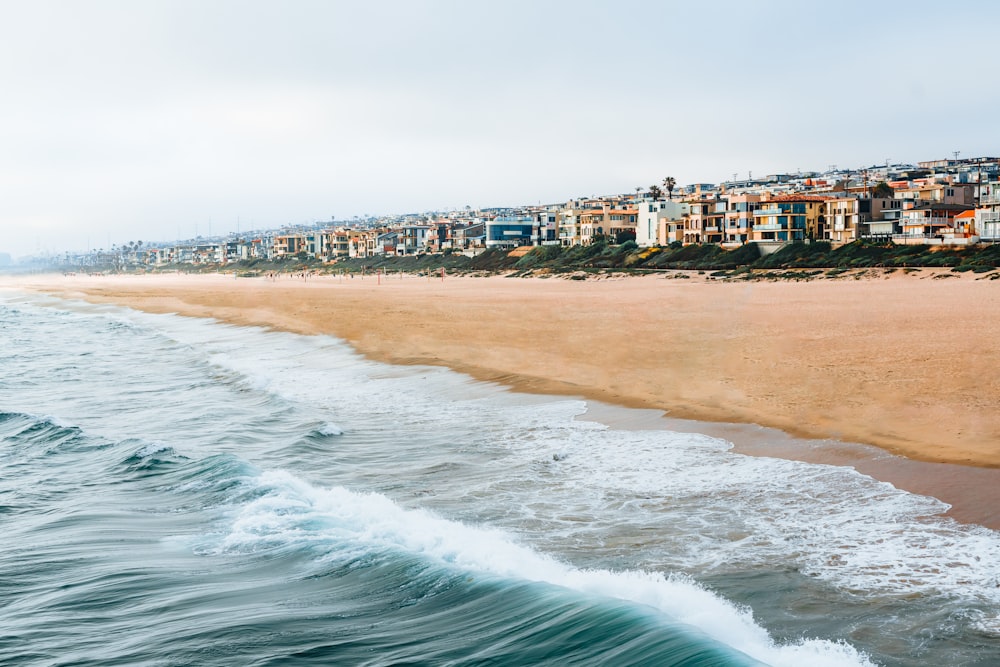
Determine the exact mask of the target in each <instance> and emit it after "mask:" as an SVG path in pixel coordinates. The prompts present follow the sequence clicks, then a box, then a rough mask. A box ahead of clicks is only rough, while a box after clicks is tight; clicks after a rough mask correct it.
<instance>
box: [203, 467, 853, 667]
mask: <svg viewBox="0 0 1000 667" xmlns="http://www.w3.org/2000/svg"><path fill="white" fill-rule="evenodd" d="M259 482H260V484H261V485H262V486H263V487H265V488H267V489H269V491H270V492H269V493H267V494H266V495H265V496H263V497H261V498H258V499H257V500H254V501H252V502H250V503H249V504H247V505H246V506H244V507H243V508H242V511H241V512H240V513H239V515H238V516H237V517H236V518H235V520H234V521H233V523H232V527H231V531H230V533H229V534H228V535H227V536H226V537H225V538H224V541H223V543H222V545H221V549H222V550H224V551H244V550H246V551H254V550H256V548H257V547H258V546H260V545H261V544H266V545H273V544H275V543H290V544H296V545H298V544H302V545H307V544H312V545H323V546H326V547H327V548H328V549H330V550H331V551H330V554H329V557H331V558H341V557H343V556H344V552H345V551H351V550H357V551H359V552H366V551H370V550H372V549H376V550H389V551H403V552H405V553H408V554H411V555H417V556H420V557H422V558H426V559H429V560H431V561H433V562H437V563H439V564H441V565H442V566H446V567H451V568H457V569H459V570H461V571H464V572H469V573H480V574H483V575H489V576H495V577H502V578H506V579H515V580H526V581H536V582H545V583H549V584H554V585H557V586H562V587H565V588H568V589H572V590H575V591H579V592H582V593H585V594H590V595H596V596H603V597H611V598H617V599H622V600H629V601H632V602H635V603H638V604H642V605H647V606H650V607H653V608H656V609H658V610H660V611H662V612H664V613H666V614H667V615H669V616H670V617H672V618H674V619H676V620H679V621H681V622H684V623H687V624H689V625H692V626H695V627H697V628H699V629H701V630H702V631H703V632H705V633H706V634H707V635H709V636H711V637H713V638H714V639H716V640H717V641H719V642H722V643H724V644H727V645H729V646H731V647H733V648H735V649H737V650H739V651H742V652H744V653H746V654H747V655H750V656H752V657H754V658H756V659H758V660H761V661H763V662H766V663H768V664H771V665H775V666H776V667H783V666H786V665H787V666H789V667H792V666H796V667H798V666H800V665H803V664H809V665H815V666H817V667H825V666H827V665H829V666H833V665H869V664H871V663H870V662H869V661H868V660H867V658H866V657H865V656H864V655H862V654H860V653H859V652H858V651H856V650H855V649H854V648H852V647H850V646H847V645H845V644H839V643H835V642H829V641H822V640H807V641H802V642H799V643H795V644H788V645H777V644H776V643H775V642H774V641H772V640H771V638H770V637H769V636H768V634H767V632H766V631H765V630H764V629H763V628H761V627H760V626H759V625H757V624H756V623H755V622H754V620H753V617H752V614H751V612H750V611H749V610H747V609H741V608H739V607H737V606H736V605H733V604H732V603H730V602H728V601H726V600H723V599H722V598H720V597H718V596H716V595H714V594H712V593H711V592H709V591H706V590H705V589H703V588H701V587H700V586H698V585H697V584H696V583H694V582H692V581H691V580H689V579H687V578H685V577H665V576H663V575H661V574H658V573H652V572H643V571H625V572H611V571H607V570H581V569H577V568H574V567H572V566H569V565H567V564H565V563H562V562H560V561H558V560H556V559H554V558H551V557H548V556H545V555H543V554H540V553H538V552H536V551H534V550H532V549H530V548H527V547H525V546H522V545H519V544H517V543H516V541H515V540H514V539H513V538H512V537H511V536H510V535H508V534H507V533H505V532H503V531H499V530H496V529H488V528H477V527H472V526H467V525H463V524H461V523H456V522H453V521H448V520H445V519H442V518H440V517H438V516H435V515H434V514H432V513H430V512H427V511H424V510H406V509H403V508H401V507H400V506H398V505H396V504H395V503H393V502H392V501H391V500H389V499H388V498H386V497H385V496H382V495H379V494H371V493H367V494H358V493H353V492H351V491H348V490H346V489H343V488H339V487H338V488H333V489H319V488H316V487H313V486H311V485H309V484H307V483H306V482H304V481H302V480H300V479H298V478H296V477H294V476H293V475H290V474H288V473H285V472H268V473H264V474H263V475H262V476H261V477H260V480H259Z"/></svg>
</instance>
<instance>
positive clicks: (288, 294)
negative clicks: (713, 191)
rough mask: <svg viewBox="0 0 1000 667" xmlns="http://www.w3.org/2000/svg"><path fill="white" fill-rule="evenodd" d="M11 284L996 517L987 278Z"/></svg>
mask: <svg viewBox="0 0 1000 667" xmlns="http://www.w3.org/2000/svg"><path fill="white" fill-rule="evenodd" d="M13 286H15V287H20V288H26V289H34V290H37V291H44V292H50V293H55V294H59V295H60V296H63V297H70V298H82V299H86V300H89V301H95V302H114V303H118V304H121V305H126V306H129V307H133V308H136V309H140V310H147V311H151V312H176V313H180V314H184V315H191V316H199V317H206V316H207V317H214V318H216V319H219V320H223V321H227V322H232V323H236V324H247V325H258V326H266V327H272V328H277V329H282V330H287V331H293V332H296V333H303V334H324V333H325V334H331V335H335V336H337V337H339V338H342V339H344V340H346V341H348V342H349V343H350V344H351V345H352V346H354V347H355V349H357V350H358V351H359V352H360V353H362V354H364V355H366V356H369V357H371V358H373V359H377V360H380V361H386V362H389V363H394V364H427V365H438V366H447V367H449V368H452V369H454V370H456V371H459V372H463V373H466V374H468V375H470V376H472V377H474V378H476V379H479V380H484V381H489V382H496V383H499V384H502V385H505V386H508V387H510V388H511V389H513V390H516V391H526V392H530V393H544V394H555V395H567V396H581V397H584V398H587V399H590V400H591V401H598V402H599V404H610V405H613V406H623V407H626V408H640V409H646V410H648V411H649V413H650V414H652V415H653V417H651V418H650V419H651V420H652V422H653V423H659V424H660V427H661V428H677V426H678V424H681V422H684V421H686V420H696V421H697V422H704V423H706V424H707V425H708V428H707V430H708V431H710V433H709V434H710V435H713V434H718V435H719V437H725V438H726V439H727V440H730V441H732V442H734V443H735V445H736V447H737V451H741V452H744V453H748V454H754V455H764V456H780V457H782V458H799V459H802V460H808V461H815V462H830V463H838V464H840V465H851V466H854V467H855V468H857V469H858V470H859V471H861V472H864V473H866V474H871V475H872V476H874V477H876V478H877V479H881V480H883V481H889V482H891V483H894V484H895V485H897V486H900V487H901V488H906V489H907V490H911V491H915V492H918V493H926V494H927V495H934V496H935V497H938V498H940V499H942V500H944V501H945V502H948V503H950V504H951V505H953V510H952V512H951V513H950V514H951V515H952V516H954V517H955V518H956V519H959V520H962V521H968V522H974V523H980V524H983V525H987V526H989V527H993V528H1000V517H998V516H996V515H995V513H994V512H993V510H992V508H993V507H996V506H998V504H997V502H998V501H1000V491H997V492H994V491H992V490H991V489H1000V484H998V483H997V482H1000V445H998V443H1000V437H998V435H1000V416H995V415H993V414H990V408H991V406H994V405H995V400H994V399H993V396H996V395H997V393H996V389H998V388H1000V387H998V386H997V384H998V377H1000V374H998V373H997V371H1000V352H993V351H992V350H990V349H989V345H988V338H987V334H988V333H989V332H990V330H991V329H992V330H995V329H996V326H997V325H1000V308H997V307H996V306H998V305H1000V303H998V300H1000V293H997V290H996V289H995V287H993V288H991V287H989V286H988V284H987V283H983V282H973V281H970V280H966V279H961V280H949V281H930V280H926V281H923V280H919V279H917V278H914V277H901V276H894V277H887V278H866V279H864V280H852V281H824V282H822V283H808V284H799V283H787V282H779V283H771V282H766V283H742V284H740V283H718V282H713V281H709V280H705V279H702V280H692V281H670V280H663V279H662V278H657V277H645V278H627V279H621V280H601V281H585V282H578V281H567V280H555V279H548V280H544V279H539V278H534V279H507V278H503V277H490V278H455V277H448V278H447V279H445V280H443V281H442V280H439V279H438V278H436V277H435V278H434V279H428V278H420V277H415V276H401V277H399V278H395V277H390V278H389V279H382V280H381V281H377V280H376V279H374V278H372V277H369V278H368V279H367V280H362V279H360V278H355V279H344V278H337V277H329V276H327V277H314V278H310V279H309V280H307V281H302V280H299V281H293V280H291V279H289V278H283V279H282V280H278V281H273V282H272V281H268V280H265V279H261V278H243V279H235V278H234V277H233V276H221V275H209V276H190V275H175V276H109V277H95V278H88V277H62V276H41V277H39V276H34V277H32V278H30V279H21V280H18V281H16V282H15V283H14V285H13ZM935 332H936V333H935ZM932 333H935V335H934V337H933V338H931V339H928V340H927V341H926V345H918V344H917V343H919V342H923V340H924V339H925V338H926V337H928V336H930V335H931V334H932ZM872 351H874V352H872ZM588 405H596V404H592V403H590V402H588ZM768 405H770V406H772V407H771V408H768V407H767V406H768ZM597 411H598V412H600V410H599V409H598V410H597ZM659 411H666V412H667V417H666V418H665V419H660V418H659V414H660V412H659ZM605 412H606V411H605ZM623 419H633V420H634V419H635V415H634V414H633V415H632V416H631V417H623ZM599 421H606V420H605V419H599ZM671 424H672V425H671ZM756 425H760V426H756ZM691 426H692V427H693V426H694V424H692V425H691ZM630 427H633V426H630ZM755 429H756V430H757V431H761V429H764V431H766V432H767V433H768V437H767V438H764V437H761V436H755V435H754V431H755ZM770 429H778V430H780V431H781V432H784V433H786V434H788V436H786V438H785V442H784V443H783V444H780V445H775V444H773V443H774V442H777V441H780V440H782V438H780V437H778V438H776V437H774V434H775V433H777V432H776V431H774V432H772V431H771V430H770ZM689 430H693V428H691V429H689ZM699 430H700V431H701V432H706V429H705V428H699ZM805 438H810V439H816V440H812V441H811V440H805ZM810 442H812V443H813V444H808V443H810ZM852 442H857V443H866V445H875V446H877V447H879V448H881V449H882V450H885V451H887V452H889V453H891V454H893V455H894V456H892V457H887V456H879V455H878V454H879V451H878V450H874V449H871V448H867V449H866V445H852V444H850V443H852ZM763 443H772V444H763ZM813 445H815V446H813ZM838 452H839V453H838ZM900 456H902V457H906V458H905V459H901V458H898V457H900ZM942 463H943V464H949V465H945V466H936V465H928V464H942ZM970 466H971V467H970Z"/></svg>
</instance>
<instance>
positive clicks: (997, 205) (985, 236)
mask: <svg viewBox="0 0 1000 667" xmlns="http://www.w3.org/2000/svg"><path fill="white" fill-rule="evenodd" d="M976 232H977V233H978V234H979V238H980V239H982V240H983V241H991V242H994V243H995V242H997V241H1000V182H998V181H993V182H990V183H984V184H983V186H982V188H981V190H980V193H979V206H977V207H976Z"/></svg>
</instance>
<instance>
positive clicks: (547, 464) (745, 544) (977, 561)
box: [134, 314, 1000, 603]
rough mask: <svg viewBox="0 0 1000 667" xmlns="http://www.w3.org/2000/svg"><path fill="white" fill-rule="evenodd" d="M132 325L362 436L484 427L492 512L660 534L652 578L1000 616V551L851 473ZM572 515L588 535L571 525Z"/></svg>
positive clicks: (559, 402) (220, 335)
mask: <svg viewBox="0 0 1000 667" xmlns="http://www.w3.org/2000/svg"><path fill="white" fill-rule="evenodd" d="M134 316H136V317H140V318H141V317H152V318H155V321H156V325H157V326H158V327H159V328H161V329H163V330H166V331H169V332H170V335H171V336H172V337H173V338H175V339H176V340H178V341H179V342H181V343H183V344H187V345H190V346H191V347H192V348H193V349H195V350H200V351H201V353H202V354H204V355H206V358H207V359H209V360H210V363H213V364H216V365H218V366H220V367H223V368H225V369H228V370H229V371H233V372H236V373H238V374H240V376H242V377H244V378H246V380H247V382H249V383H251V385H252V386H254V387H255V388H258V389H260V390H262V391H267V392H270V393H273V394H275V395H277V396H280V397H281V398H283V399H286V400H288V401H292V402H294V403H295V404H298V405H306V406H312V407H313V408H315V409H316V410H318V411H319V413H320V414H324V413H325V414H326V415H329V416H330V417H336V418H337V419H336V423H338V424H344V423H345V421H346V422H347V423H346V424H345V425H346V427H347V428H348V429H349V430H351V431H354V430H363V429H364V428H365V427H366V426H367V424H368V423H374V422H377V421H378V420H379V419H385V420H391V421H392V422H393V423H401V424H406V426H407V428H408V429H409V431H411V432H414V433H417V432H432V431H433V430H435V429H437V428H439V426H440V425H441V424H444V423H458V422H462V421H465V422H469V421H474V422H475V423H477V426H478V431H477V434H476V437H479V438H481V441H482V442H492V443H503V445H504V446H505V447H506V456H505V457H504V458H502V459H498V460H496V461H495V463H494V467H495V469H496V474H495V475H494V479H495V481H494V483H493V486H492V487H491V488H490V489H488V490H487V491H485V492H484V494H488V495H489V496H491V497H492V501H493V502H499V503H503V504H505V505H506V506H508V507H511V508H522V509H521V510H520V511H521V512H523V515H522V519H523V520H531V521H540V522H548V523H547V524H545V531H546V532H549V533H551V534H552V535H554V536H555V537H556V538H560V539H564V540H570V541H573V540H575V538H578V537H585V536H586V532H587V531H593V530H595V528H594V527H593V525H597V524H601V522H602V521H603V522H604V524H609V523H614V524H618V525H619V526H623V527H627V526H628V525H630V524H635V529H636V532H637V534H638V533H640V532H642V533H643V534H644V535H646V534H648V533H649V532H650V531H649V530H645V531H643V530H642V529H643V528H646V529H648V528H655V529H656V531H655V538H652V539H655V540H658V542H659V545H658V548H657V549H655V550H653V551H655V553H656V554H657V555H656V556H652V555H650V556H648V557H647V558H648V559H647V561H646V562H645V563H643V564H642V566H643V567H649V568H656V569H664V570H670V571H686V572H690V573H692V574H695V575H697V574H698V573H701V572H710V571H712V570H713V569H716V568H726V567H730V568H731V567H747V566H750V567H754V566H761V565H768V564H777V563H781V564H785V565H786V566H788V567H790V568H793V569H796V570H799V571H802V572H804V573H806V574H807V575H809V576H813V577H816V578H818V579H822V580H825V581H828V582H831V583H833V584H835V585H837V586H839V587H842V588H844V589H847V590H850V591H852V592H854V593H857V594H862V595H865V594H869V595H883V594H888V595H898V596H906V595H912V594H928V595H932V594H946V595H955V596H961V597H971V598H975V599H981V600H987V601H991V602H995V603H1000V587H998V585H997V584H998V583H1000V580H998V575H997V573H998V572H1000V535H998V534H997V533H996V532H995V531H991V530H988V529H985V528H981V527H977V526H966V525H959V524H957V523H955V522H953V521H951V520H950V519H947V518H944V517H942V516H941V515H942V514H943V512H944V511H945V510H946V509H947V506H946V505H944V504H943V503H941V502H940V501H937V500H936V499H933V498H928V497H924V496H918V495H914V494H910V493H906V492H903V491H900V490H898V489H895V488H894V487H892V486H891V485H889V484H886V483H882V482H878V481H876V480H873V479H871V478H869V477H867V476H864V475H861V474H859V473H857V472H856V471H854V470H853V469H850V468H842V467H834V466H825V465H815V464H808V463H802V462H796V461H787V460H782V459H772V458H766V457H748V456H743V455H739V454H736V453H733V452H732V451H731V446H730V444H729V443H727V442H725V441H723V440H719V439H717V438H711V437H708V436H704V435H698V434H690V433H671V432H665V431H641V432H628V431H617V430H610V429H608V428H606V427H604V426H602V425H600V424H596V423H592V422H586V421H582V422H581V421H575V420H574V417H575V416H577V415H580V414H581V413H583V412H584V410H585V408H586V403H585V402H583V401H579V400H566V399H546V400H545V401H544V402H540V401H537V400H536V401H531V402H527V403H522V402H519V401H518V400H517V399H516V397H513V396H512V395H509V394H504V393H501V392H498V391H496V390H495V389H494V388H493V387H490V386H488V385H481V384H478V383H472V382H470V381H469V380H468V378H466V377H464V376H461V375H459V374H456V373H452V372H450V371H447V370H444V369H438V368H421V367H407V368H397V367H391V366H385V365H381V364H377V363H374V362H370V361H366V360H364V359H362V358H360V357H359V356H358V355H357V354H356V353H355V352H353V351H352V350H351V349H350V348H349V347H347V346H346V345H345V344H343V343H342V342H340V341H337V340H335V339H332V338H328V337H324V336H313V337H304V336H297V335H293V334H284V333H278V332H269V331H263V330H259V329H252V328H245V327H235V326H227V325H219V324H215V323H207V322H205V321H198V320H192V319H187V318H180V317H176V316H145V315H142V314H135V315H134ZM353 419H360V420H362V421H359V422H358V423H357V424H354V423H353V422H352V421H351V420H353ZM354 426H357V429H355V428H354ZM337 428H340V426H337ZM539 465H544V469H543V470H541V472H540V469H539V467H538V466H539ZM539 474H543V475H544V481H543V483H539V478H538V475H539ZM519 476H521V477H519ZM532 494H534V495H532ZM485 497H486V496H485V495H484V498H485ZM484 502H486V500H484ZM568 507H572V508H575V512H576V513H577V515H578V516H579V517H582V518H585V519H586V520H583V521H581V520H576V521H563V520H562V519H560V518H559V515H560V514H561V513H565V510H564V508H568ZM510 511H511V512H517V511H519V510H517V509H511V510H510ZM622 529H623V530H624V528H622ZM560 531H562V532H560ZM644 539H649V538H644ZM644 546H647V547H649V546H653V545H651V544H650V543H646V544H645V545H644ZM650 553H652V552H650Z"/></svg>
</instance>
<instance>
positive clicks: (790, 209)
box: [750, 195, 826, 242]
mask: <svg viewBox="0 0 1000 667" xmlns="http://www.w3.org/2000/svg"><path fill="white" fill-rule="evenodd" d="M825 201H826V199H825V198H824V197H820V196H816V195H778V196H773V197H770V198H765V199H763V200H762V201H761V204H760V208H759V209H757V210H756V211H754V212H753V229H752V230H751V232H750V240H751V241H764V242H767V241H804V240H806V239H813V238H816V234H817V231H818V229H819V217H820V215H821V213H820V211H821V208H820V207H821V206H822V205H823V204H824V202H825Z"/></svg>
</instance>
